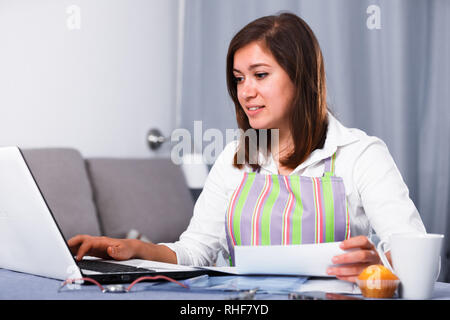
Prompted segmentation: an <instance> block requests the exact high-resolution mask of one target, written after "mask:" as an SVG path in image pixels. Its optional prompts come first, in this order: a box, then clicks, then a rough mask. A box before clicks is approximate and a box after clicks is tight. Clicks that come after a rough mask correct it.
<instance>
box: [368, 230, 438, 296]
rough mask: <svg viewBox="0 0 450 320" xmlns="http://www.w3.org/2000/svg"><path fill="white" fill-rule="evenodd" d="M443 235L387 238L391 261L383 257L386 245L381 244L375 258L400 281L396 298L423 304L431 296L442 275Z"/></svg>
mask: <svg viewBox="0 0 450 320" xmlns="http://www.w3.org/2000/svg"><path fill="white" fill-rule="evenodd" d="M443 239H444V236H443V235H442V234H418V233H398V234H393V235H391V236H390V239H389V240H390V241H389V243H390V245H391V259H392V264H393V266H391V265H390V264H389V261H388V260H387V258H386V256H385V249H384V246H385V245H386V244H387V242H386V241H380V242H379V243H378V246H377V250H378V254H379V256H380V258H381V261H382V262H383V264H384V266H385V267H386V268H388V269H390V270H391V271H392V272H393V273H395V274H396V275H397V277H398V278H399V279H400V285H399V295H400V298H404V299H415V300H425V299H430V298H431V297H432V295H433V290H434V283H435V282H436V280H437V278H438V277H439V273H440V271H441V256H440V253H441V248H442V241H443Z"/></svg>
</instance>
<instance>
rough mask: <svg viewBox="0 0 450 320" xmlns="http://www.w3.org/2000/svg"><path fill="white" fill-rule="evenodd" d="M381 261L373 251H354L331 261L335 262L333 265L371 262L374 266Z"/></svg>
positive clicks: (335, 257)
mask: <svg viewBox="0 0 450 320" xmlns="http://www.w3.org/2000/svg"><path fill="white" fill-rule="evenodd" d="M379 260H380V257H379V256H378V254H377V253H376V252H375V251H373V250H354V251H351V252H347V253H344V254H341V255H338V256H334V257H333V259H332V260H331V261H332V262H333V264H347V263H361V262H370V263H371V264H372V263H377V262H379Z"/></svg>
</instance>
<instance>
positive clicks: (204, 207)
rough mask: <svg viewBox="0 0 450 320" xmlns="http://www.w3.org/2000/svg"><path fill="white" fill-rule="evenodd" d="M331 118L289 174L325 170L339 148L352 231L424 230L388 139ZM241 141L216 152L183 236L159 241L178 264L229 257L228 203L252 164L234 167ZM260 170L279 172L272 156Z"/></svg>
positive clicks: (338, 160)
mask: <svg viewBox="0 0 450 320" xmlns="http://www.w3.org/2000/svg"><path fill="white" fill-rule="evenodd" d="M328 120H329V124H328V131H327V137H326V140H325V144H324V147H323V148H322V149H317V150H315V151H314V152H313V153H311V155H310V156H309V157H308V159H307V160H305V161H304V162H303V163H302V164H300V165H299V166H298V167H297V168H295V169H294V170H293V171H292V172H291V175H293V174H297V175H304V176H309V177H320V176H322V175H323V173H324V161H323V160H324V159H326V158H328V157H330V156H331V155H333V153H335V152H336V162H335V174H336V176H339V177H342V178H343V180H344V185H345V193H346V196H347V201H348V210H349V215H350V231H351V236H356V235H366V236H368V237H370V236H371V232H372V229H373V230H374V231H375V233H376V234H377V236H378V237H379V238H380V239H381V240H386V241H389V236H390V235H391V234H393V233H401V232H420V233H425V232H426V231H425V227H424V225H423V223H422V220H421V218H420V215H419V212H418V211H417V209H416V207H415V205H414V203H413V202H412V200H411V199H410V198H409V190H408V188H407V186H406V185H405V183H404V181H403V179H402V177H401V175H400V172H399V171H398V169H397V166H396V165H395V162H394V160H393V159H392V156H391V155H390V153H389V151H388V149H387V147H386V145H385V143H384V142H383V141H382V140H380V139H379V138H377V137H372V136H368V135H367V134H366V133H364V132H363V131H361V130H358V129H353V128H346V127H344V126H343V125H342V124H341V123H340V122H339V121H338V120H337V119H336V118H335V117H333V115H331V114H328ZM237 146H238V141H234V142H231V143H229V144H228V145H227V146H226V147H225V149H224V150H223V151H222V153H221V154H220V155H219V157H218V158H217V160H216V162H215V163H214V166H213V167H212V169H211V171H210V173H209V175H208V178H207V179H206V182H205V185H204V188H203V191H202V193H201V194H200V196H199V198H198V200H197V202H196V204H195V207H194V213H193V216H192V218H191V221H190V224H189V226H188V228H187V229H186V231H184V232H183V233H182V234H181V236H180V239H179V240H178V241H176V242H175V243H161V244H164V245H166V246H168V247H169V248H170V249H172V250H173V251H175V253H176V255H177V261H178V264H182V265H195V266H204V265H213V264H214V263H216V260H217V258H218V255H219V253H221V254H222V257H223V259H224V260H225V261H227V260H228V246H227V241H226V236H225V214H226V209H227V206H228V202H229V201H230V199H231V196H232V193H233V191H234V190H235V188H236V187H237V186H238V185H239V182H240V181H241V180H242V177H243V172H244V171H246V172H251V171H252V169H251V168H250V167H248V166H246V167H244V168H243V169H241V170H240V169H237V168H235V167H233V157H234V154H235V152H236V150H237ZM260 173H261V174H278V169H277V166H276V163H275V162H274V160H273V158H272V157H269V159H268V161H267V163H266V164H264V165H262V166H261V170H260Z"/></svg>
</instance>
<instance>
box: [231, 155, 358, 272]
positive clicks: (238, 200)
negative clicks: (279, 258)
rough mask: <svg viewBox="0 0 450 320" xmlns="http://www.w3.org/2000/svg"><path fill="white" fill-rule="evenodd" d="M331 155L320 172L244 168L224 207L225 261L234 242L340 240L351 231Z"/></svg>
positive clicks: (341, 185) (345, 237) (346, 236)
mask: <svg viewBox="0 0 450 320" xmlns="http://www.w3.org/2000/svg"><path fill="white" fill-rule="evenodd" d="M334 162H335V155H333V156H332V157H330V158H328V159H326V160H325V173H324V175H323V176H322V177H305V176H298V175H290V176H283V175H264V174H259V173H256V172H251V173H244V176H243V179H242V180H241V182H240V184H239V186H238V187H237V188H236V190H235V191H234V193H233V195H232V197H231V201H230V203H229V206H228V209H227V213H226V234H227V241H228V246H229V249H230V256H231V257H230V258H231V259H230V264H231V265H234V250H233V248H234V246H236V245H288V244H306V243H321V242H334V241H342V240H344V239H348V238H349V237H350V225H349V216H348V210H347V202H346V197H345V188H344V183H343V180H342V178H340V177H336V176H334Z"/></svg>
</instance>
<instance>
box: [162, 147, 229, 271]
mask: <svg viewBox="0 0 450 320" xmlns="http://www.w3.org/2000/svg"><path fill="white" fill-rule="evenodd" d="M234 150H235V145H234V143H230V144H228V145H227V146H226V147H225V149H224V150H223V151H222V153H221V154H220V155H219V157H218V158H217V160H216V161H215V163H214V165H213V167H212V168H211V171H210V172H209V174H208V177H207V179H206V182H205V185H204V187H203V190H202V192H201V194H200V196H199V197H198V199H197V202H196V203H195V206H194V212H193V216H192V218H191V221H190V223H189V226H188V228H187V229H186V231H184V232H183V233H182V234H181V236H180V239H179V240H178V241H176V242H175V243H161V244H164V245H166V246H168V247H169V248H170V249H172V250H173V251H175V253H176V255H177V263H178V264H181V265H193V266H205V265H212V264H213V263H214V262H215V261H216V259H217V255H218V253H219V252H220V251H221V250H222V249H225V250H226V249H227V248H226V245H225V246H224V244H226V238H225V213H226V209H227V205H228V201H229V199H228V198H229V196H228V193H229V190H228V189H229V188H228V187H227V185H228V184H229V181H230V174H232V173H233V172H234V168H233V167H232V163H231V161H232V158H233V155H234ZM236 170H237V169H236Z"/></svg>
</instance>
